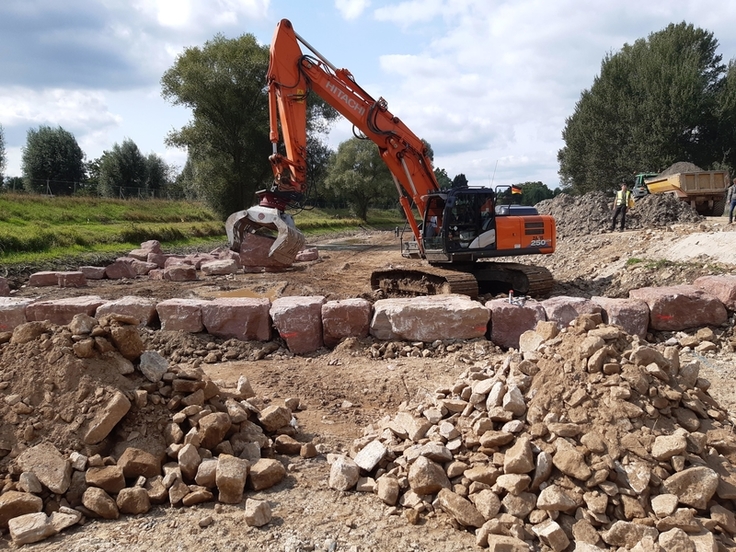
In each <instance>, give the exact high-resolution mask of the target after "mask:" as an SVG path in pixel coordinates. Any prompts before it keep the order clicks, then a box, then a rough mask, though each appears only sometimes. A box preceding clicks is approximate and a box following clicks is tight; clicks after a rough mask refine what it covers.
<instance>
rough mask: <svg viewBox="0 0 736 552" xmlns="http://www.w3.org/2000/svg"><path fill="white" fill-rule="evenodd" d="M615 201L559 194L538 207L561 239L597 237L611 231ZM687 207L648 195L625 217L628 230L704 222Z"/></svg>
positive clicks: (674, 200) (595, 194)
mask: <svg viewBox="0 0 736 552" xmlns="http://www.w3.org/2000/svg"><path fill="white" fill-rule="evenodd" d="M612 203H613V197H612V196H609V195H606V194H604V193H603V192H589V193H587V194H585V195H582V196H571V195H568V194H560V195H558V196H557V197H555V198H553V199H547V200H544V201H541V202H540V203H538V204H537V206H536V207H537V210H538V211H539V212H540V213H541V214H543V215H552V216H553V217H554V218H555V222H556V223H557V235H558V237H560V238H565V237H573V236H579V235H583V234H598V233H601V232H603V231H604V230H608V229H609V228H610V227H611V219H612V217H613V211H612V210H611V205H612ZM702 219H703V217H702V216H700V215H699V214H698V213H697V212H696V211H695V210H694V209H693V208H692V207H691V206H690V205H689V204H688V203H685V202H684V201H679V200H678V199H677V198H675V197H673V196H672V195H669V194H656V195H647V196H645V197H643V198H642V199H640V200H638V201H637V202H636V206H635V207H634V208H633V209H629V210H628V212H627V213H626V228H627V229H641V228H657V227H663V226H668V225H670V224H678V223H691V222H698V221H700V220H702Z"/></svg>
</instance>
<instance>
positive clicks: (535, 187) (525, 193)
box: [516, 181, 555, 205]
mask: <svg viewBox="0 0 736 552" xmlns="http://www.w3.org/2000/svg"><path fill="white" fill-rule="evenodd" d="M516 186H517V187H519V188H521V196H516V197H520V198H521V200H520V202H519V203H520V204H521V205H536V204H537V203H539V202H540V201H544V200H545V199H552V198H553V197H555V193H554V192H553V191H552V190H550V189H549V188H548V187H547V186H546V185H545V184H542V183H541V182H539V181H537V182H523V183H521V184H516Z"/></svg>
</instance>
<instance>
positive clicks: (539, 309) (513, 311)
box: [486, 299, 547, 349]
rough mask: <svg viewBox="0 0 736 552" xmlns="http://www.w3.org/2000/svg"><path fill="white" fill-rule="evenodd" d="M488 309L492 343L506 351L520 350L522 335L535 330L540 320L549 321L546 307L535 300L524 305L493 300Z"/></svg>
mask: <svg viewBox="0 0 736 552" xmlns="http://www.w3.org/2000/svg"><path fill="white" fill-rule="evenodd" d="M486 307H488V308H489V309H490V311H491V341H493V342H494V343H495V344H496V345H498V346H499V347H503V348H504V349H510V348H512V347H513V348H514V349H518V348H519V337H520V336H521V334H523V333H524V332H525V331H527V330H533V329H534V328H535V327H536V326H537V322H539V321H540V320H547V315H546V313H545V312H544V307H543V306H542V304H541V303H539V302H538V301H535V300H533V299H530V300H528V301H526V302H525V303H524V305H515V304H513V303H509V301H508V299H493V300H491V301H488V302H487V303H486Z"/></svg>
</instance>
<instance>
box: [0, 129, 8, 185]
mask: <svg viewBox="0 0 736 552" xmlns="http://www.w3.org/2000/svg"><path fill="white" fill-rule="evenodd" d="M7 163H8V158H7V157H6V156H5V133H4V131H3V125H0V186H2V183H3V180H4V174H5V167H7Z"/></svg>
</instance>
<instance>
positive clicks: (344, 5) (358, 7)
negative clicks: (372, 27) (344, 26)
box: [335, 0, 371, 20]
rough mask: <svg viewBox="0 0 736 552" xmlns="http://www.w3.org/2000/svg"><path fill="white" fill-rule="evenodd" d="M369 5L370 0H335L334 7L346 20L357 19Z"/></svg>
mask: <svg viewBox="0 0 736 552" xmlns="http://www.w3.org/2000/svg"><path fill="white" fill-rule="evenodd" d="M370 5H371V2H370V0H335V7H336V8H337V10H338V11H339V12H340V14H341V15H342V16H343V17H344V18H345V19H347V20H351V19H357V18H358V17H360V16H361V15H362V14H363V12H364V11H365V10H366V9H367V8H368V7H369V6H370Z"/></svg>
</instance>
